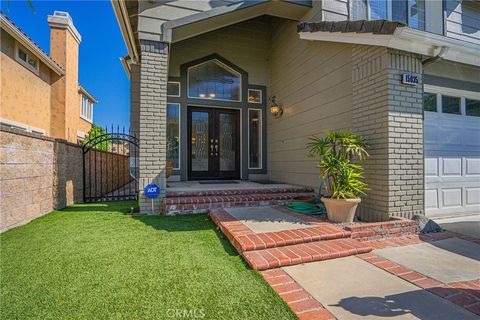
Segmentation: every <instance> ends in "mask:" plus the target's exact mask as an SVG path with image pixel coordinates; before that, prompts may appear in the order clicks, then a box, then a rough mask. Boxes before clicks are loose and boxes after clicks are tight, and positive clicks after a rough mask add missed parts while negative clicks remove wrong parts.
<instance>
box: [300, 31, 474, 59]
mask: <svg viewBox="0 0 480 320" xmlns="http://www.w3.org/2000/svg"><path fill="white" fill-rule="evenodd" d="M299 36H300V39H304V40H314V41H330V42H342V43H351V44H363V45H373V46H383V47H388V48H392V49H398V50H404V51H409V52H413V53H418V54H422V55H426V56H435V55H436V54H437V53H438V52H439V48H442V47H445V48H447V49H448V51H447V52H446V53H445V54H444V55H443V56H442V58H443V59H444V60H450V61H454V62H459V63H464V64H469V65H474V66H480V47H479V46H478V45H477V44H474V43H469V42H465V41H461V40H457V39H453V38H448V37H445V36H441V35H437V34H433V33H430V32H426V31H421V30H417V29H413V28H409V27H397V28H396V29H395V31H394V32H393V33H392V34H374V33H368V32H362V33H357V32H344V33H342V32H329V31H317V32H308V31H304V32H299Z"/></svg>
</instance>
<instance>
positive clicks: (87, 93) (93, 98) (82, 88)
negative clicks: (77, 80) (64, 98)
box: [78, 85, 98, 103]
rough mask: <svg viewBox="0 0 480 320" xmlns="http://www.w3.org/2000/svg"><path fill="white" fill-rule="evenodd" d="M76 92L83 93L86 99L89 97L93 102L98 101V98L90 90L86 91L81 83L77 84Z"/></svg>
mask: <svg viewBox="0 0 480 320" xmlns="http://www.w3.org/2000/svg"><path fill="white" fill-rule="evenodd" d="M78 93H81V94H83V95H84V96H86V97H87V98H88V99H90V100H91V101H92V102H93V103H98V100H97V99H96V98H95V97H94V96H93V95H92V94H91V93H90V92H88V91H87V89H85V88H84V87H82V86H81V85H78Z"/></svg>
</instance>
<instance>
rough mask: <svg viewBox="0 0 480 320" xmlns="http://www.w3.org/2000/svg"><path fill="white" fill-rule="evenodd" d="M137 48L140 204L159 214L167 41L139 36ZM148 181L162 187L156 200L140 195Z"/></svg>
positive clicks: (164, 155) (162, 175)
mask: <svg viewBox="0 0 480 320" xmlns="http://www.w3.org/2000/svg"><path fill="white" fill-rule="evenodd" d="M140 50H141V66H140V94H139V129H140V131H139V141H140V152H139V154H140V159H139V178H140V181H139V182H140V196H139V206H140V212H142V213H147V214H159V213H160V211H161V206H162V199H163V197H164V195H165V189H166V178H165V165H166V159H167V154H166V141H167V139H166V131H167V130H166V126H167V124H166V121H167V120H166V118H167V117H166V115H167V111H166V110H167V78H168V44H166V43H162V42H155V41H143V40H142V41H141V42H140ZM149 183H155V184H157V185H158V186H159V187H160V188H161V192H162V194H161V196H160V197H158V198H157V199H155V200H150V199H148V198H147V197H145V196H144V195H143V188H144V186H146V185H147V184H149Z"/></svg>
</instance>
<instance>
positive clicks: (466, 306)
mask: <svg viewBox="0 0 480 320" xmlns="http://www.w3.org/2000/svg"><path fill="white" fill-rule="evenodd" d="M210 217H211V218H212V220H213V221H214V222H215V223H216V224H217V226H218V227H219V228H220V229H221V230H222V232H223V233H224V234H225V235H226V236H227V238H228V239H229V240H230V242H231V243H232V244H233V245H234V246H235V248H236V249H237V250H238V251H239V252H240V253H241V254H242V256H243V257H244V258H245V260H246V261H247V263H248V264H249V265H250V266H251V267H252V268H253V269H257V270H259V271H261V273H262V275H263V276H264V278H265V280H266V281H267V282H268V283H269V284H270V285H271V286H272V288H273V289H274V290H275V291H276V292H277V293H278V294H279V295H280V297H281V298H282V299H283V300H284V301H285V302H286V303H287V304H288V305H289V306H290V308H291V309H292V311H294V312H295V314H296V315H297V316H298V317H299V319H301V320H308V319H320V320H324V319H340V320H343V319H345V320H350V319H381V318H392V319H432V320H437V319H439V320H442V319H445V320H451V319H467V320H469V319H479V316H480V239H478V238H474V237H472V236H468V235H462V234H458V233H454V232H448V231H447V232H441V233H435V234H426V235H414V234H410V235H407V236H403V237H393V238H388V239H377V240H370V241H366V240H365V239H363V241H358V240H356V239H352V238H351V237H352V236H353V231H351V230H353V229H352V228H350V227H345V228H342V227H341V226H337V225H334V224H331V223H328V222H325V221H323V220H321V219H318V218H316V217H315V216H305V215H301V214H297V213H293V212H291V211H289V210H286V209H284V208H281V207H273V208H272V207H258V208H222V209H215V210H212V211H210ZM401 223H403V222H401ZM366 227H367V228H368V226H366ZM388 227H390V228H391V227H392V226H387V228H388ZM379 228H382V226H379ZM386 231H389V229H387V230H386ZM372 248H374V249H375V250H374V251H372V252H370V251H371V250H372ZM262 270H263V271H262Z"/></svg>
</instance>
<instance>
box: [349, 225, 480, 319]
mask: <svg viewBox="0 0 480 320" xmlns="http://www.w3.org/2000/svg"><path fill="white" fill-rule="evenodd" d="M441 234H442V233H439V234H435V235H437V236H436V237H437V238H439V239H436V240H440V239H446V238H450V237H452V236H455V234H454V233H448V234H447V232H443V238H441V237H440V235H441ZM432 238H433V237H432ZM467 238H470V239H474V240H476V239H475V238H471V237H468V236H467ZM431 241H433V240H431ZM406 242H410V243H409V244H417V243H418V242H417V241H416V240H415V239H406ZM421 242H423V241H421ZM385 247H386V246H385ZM357 257H359V258H360V259H362V260H364V261H366V262H368V263H370V264H373V265H374V266H376V267H377V268H380V269H382V270H384V271H387V272H388V273H391V274H393V275H394V276H397V277H399V278H401V279H403V280H406V281H408V282H410V283H412V284H414V285H416V286H417V287H419V288H421V289H425V290H427V291H429V292H431V293H433V294H435V295H437V296H439V297H441V298H443V299H446V300H448V301H450V302H452V303H454V304H456V305H458V306H460V307H462V308H464V309H466V310H468V311H470V312H472V313H474V314H476V315H479V316H480V279H475V280H469V281H462V282H452V283H443V282H440V281H438V280H435V279H432V278H430V277H427V276H426V275H424V274H422V273H419V272H416V271H413V270H412V269H409V268H407V267H404V266H402V265H400V264H398V263H395V262H392V261H390V260H388V259H385V258H383V257H380V256H378V255H376V254H375V253H373V252H370V253H365V254H360V255H357Z"/></svg>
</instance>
